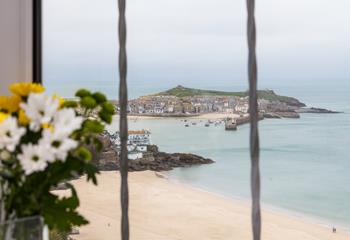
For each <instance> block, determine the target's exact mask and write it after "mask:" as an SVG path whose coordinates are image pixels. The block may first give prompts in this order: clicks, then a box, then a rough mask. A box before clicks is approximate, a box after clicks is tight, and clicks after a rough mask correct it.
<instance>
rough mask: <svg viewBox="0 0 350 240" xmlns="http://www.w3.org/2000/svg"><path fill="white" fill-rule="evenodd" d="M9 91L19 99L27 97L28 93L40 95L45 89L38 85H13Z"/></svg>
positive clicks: (26, 83)
mask: <svg viewBox="0 0 350 240" xmlns="http://www.w3.org/2000/svg"><path fill="white" fill-rule="evenodd" d="M10 91H11V92H12V93H14V94H16V95H18V96H20V97H27V96H28V95H29V94H30V93H41V92H44V91H45V88H44V87H43V86H41V85H40V84H38V83H28V82H24V83H14V84H11V85H10Z"/></svg>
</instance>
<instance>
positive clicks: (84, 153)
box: [77, 147, 92, 162]
mask: <svg viewBox="0 0 350 240" xmlns="http://www.w3.org/2000/svg"><path fill="white" fill-rule="evenodd" d="M77 155H78V157H80V158H81V159H82V160H84V161H86V162H88V161H91V159H92V154H91V152H90V151H89V150H88V149H87V148H85V147H80V148H78V150H77Z"/></svg>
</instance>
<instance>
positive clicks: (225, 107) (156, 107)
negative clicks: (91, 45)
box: [128, 96, 248, 114]
mask: <svg viewBox="0 0 350 240" xmlns="http://www.w3.org/2000/svg"><path fill="white" fill-rule="evenodd" d="M128 111H129V112H130V113H133V114H163V113H168V114H179V113H182V114H184V113H191V114H199V113H210V112H226V113H232V112H240V113H247V112H248V98H247V97H244V98H240V97H235V96H198V97H184V98H179V97H174V96H147V97H140V98H138V99H135V100H131V101H129V105H128Z"/></svg>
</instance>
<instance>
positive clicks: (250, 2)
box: [247, 0, 261, 240]
mask: <svg viewBox="0 0 350 240" xmlns="http://www.w3.org/2000/svg"><path fill="white" fill-rule="evenodd" d="M247 11H248V22H247V36H248V48H249V56H248V78H249V115H250V158H251V193H252V230H253V239H254V240H260V238H261V210H260V170H259V158H260V157H259V152H260V147H259V130H258V115H259V112H258V93H257V82H258V72H257V60H256V26H255V16H254V12H255V0H247Z"/></svg>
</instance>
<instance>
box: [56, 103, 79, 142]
mask: <svg viewBox="0 0 350 240" xmlns="http://www.w3.org/2000/svg"><path fill="white" fill-rule="evenodd" d="M82 123H83V118H82V117H79V116H76V115H75V111H74V110H73V109H71V108H64V109H62V110H60V111H58V112H57V113H56V114H55V116H54V119H53V127H54V129H55V133H54V134H55V138H56V139H59V138H67V137H68V136H70V135H71V134H72V133H73V132H74V131H75V130H77V129H79V128H81V124H82Z"/></svg>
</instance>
